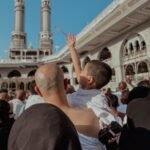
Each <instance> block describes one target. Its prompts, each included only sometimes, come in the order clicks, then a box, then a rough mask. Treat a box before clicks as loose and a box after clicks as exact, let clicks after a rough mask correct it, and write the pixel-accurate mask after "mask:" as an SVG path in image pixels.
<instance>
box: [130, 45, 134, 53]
mask: <svg viewBox="0 0 150 150" xmlns="http://www.w3.org/2000/svg"><path fill="white" fill-rule="evenodd" d="M129 50H130V52H131V53H132V52H133V50H134V48H133V44H132V43H130V44H129Z"/></svg>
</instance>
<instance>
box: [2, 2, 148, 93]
mask: <svg viewBox="0 0 150 150" xmlns="http://www.w3.org/2000/svg"><path fill="white" fill-rule="evenodd" d="M41 17H42V18H41V20H42V21H41V31H40V41H39V48H37V49H32V48H27V47H26V33H25V31H24V1H23V0H15V26H14V31H13V33H12V41H11V48H10V50H9V59H8V60H1V61H0V70H1V71H0V73H1V74H0V76H1V78H0V87H1V88H8V89H11V90H14V89H16V88H18V87H20V88H24V89H28V86H29V84H30V82H31V80H33V78H34V73H35V70H36V69H37V68H38V67H39V66H40V65H42V64H45V63H52V62H53V63H57V64H58V65H60V66H61V68H62V69H63V71H64V74H65V78H68V79H70V82H71V84H72V85H76V84H77V82H76V76H75V72H74V68H73V65H72V62H71V59H70V52H69V49H68V47H67V46H65V47H64V48H63V49H61V50H60V51H59V53H57V54H52V38H51V30H50V0H41ZM76 37H77V50H78V53H79V56H80V59H81V62H82V65H83V66H84V64H85V63H86V62H87V60H88V59H99V60H101V61H104V62H106V63H107V64H109V65H110V66H111V68H112V71H113V77H112V80H111V82H110V83H109V85H108V86H110V87H112V88H113V89H114V90H115V88H116V87H117V84H118V83H119V82H120V81H121V80H125V78H126V77H130V78H132V80H133V81H134V83H137V82H139V81H141V80H143V79H149V77H150V1H149V0H114V1H113V2H112V3H111V4H110V5H109V6H108V7H107V8H106V9H105V10H104V11H103V12H102V13H100V14H99V15H98V16H97V17H96V18H95V19H94V20H93V21H92V22H91V23H90V24H88V25H87V26H85V28H84V29H83V30H82V31H81V32H80V33H79V34H78V35H77V36H76Z"/></svg>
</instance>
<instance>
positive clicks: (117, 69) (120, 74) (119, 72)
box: [114, 66, 124, 85]
mask: <svg viewBox="0 0 150 150" xmlns="http://www.w3.org/2000/svg"><path fill="white" fill-rule="evenodd" d="M114 69H115V72H116V85H118V83H119V82H120V81H122V80H123V78H124V77H123V74H124V73H123V71H124V68H123V66H116V67H114Z"/></svg>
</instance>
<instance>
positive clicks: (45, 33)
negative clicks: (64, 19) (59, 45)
mask: <svg viewBox="0 0 150 150" xmlns="http://www.w3.org/2000/svg"><path fill="white" fill-rule="evenodd" d="M41 5H42V6H41V32H40V48H41V49H42V50H47V51H49V53H50V54H52V35H51V31H50V28H51V27H50V14H51V8H50V0H41Z"/></svg>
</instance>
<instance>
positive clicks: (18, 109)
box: [9, 99, 25, 119]
mask: <svg viewBox="0 0 150 150" xmlns="http://www.w3.org/2000/svg"><path fill="white" fill-rule="evenodd" d="M9 103H10V105H12V111H13V114H14V118H15V119H17V118H18V117H19V116H20V115H21V114H22V113H23V111H24V108H25V103H24V102H22V101H21V100H19V99H13V100H11V101H10V102H9Z"/></svg>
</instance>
